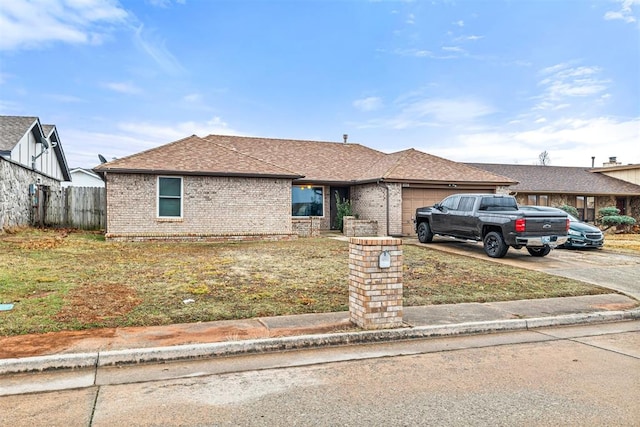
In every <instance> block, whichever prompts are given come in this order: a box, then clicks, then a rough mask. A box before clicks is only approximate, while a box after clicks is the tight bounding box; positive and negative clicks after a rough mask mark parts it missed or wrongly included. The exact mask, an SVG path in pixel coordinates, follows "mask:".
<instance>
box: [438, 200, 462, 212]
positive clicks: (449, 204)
mask: <svg viewBox="0 0 640 427" xmlns="http://www.w3.org/2000/svg"><path fill="white" fill-rule="evenodd" d="M458 203H460V196H449V197H447V198H446V199H444V201H443V202H442V205H441V206H442V207H443V208H447V209H449V210H451V211H456V210H458Z"/></svg>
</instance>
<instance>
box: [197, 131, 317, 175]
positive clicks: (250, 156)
mask: <svg viewBox="0 0 640 427" xmlns="http://www.w3.org/2000/svg"><path fill="white" fill-rule="evenodd" d="M212 136H213V137H216V136H234V135H207V136H205V137H204V138H200V139H202V140H203V141H207V142H208V143H209V144H215V145H217V146H218V147H221V148H224V149H225V150H229V151H233V152H234V153H237V154H240V155H242V156H245V157H249V158H251V159H254V160H257V161H259V162H262V163H266V164H268V165H269V166H274V167H276V168H278V169H281V170H283V171H285V172H288V173H291V174H294V175H299V176H300V177H302V178H303V177H304V175H302V174H301V173H300V172H297V171H292V170H289V169H287V168H285V167H282V166H280V165H277V164H275V163H273V162H270V161H268V160H264V159H261V158H259V157H256V156H253V155H251V154H249V153H244V152H242V151H239V150H237V149H236V148H231V147H227V146H225V145H223V144H220V143H218V142H216V141H211V140H210V139H208V138H209V137H212ZM285 141H286V140H285Z"/></svg>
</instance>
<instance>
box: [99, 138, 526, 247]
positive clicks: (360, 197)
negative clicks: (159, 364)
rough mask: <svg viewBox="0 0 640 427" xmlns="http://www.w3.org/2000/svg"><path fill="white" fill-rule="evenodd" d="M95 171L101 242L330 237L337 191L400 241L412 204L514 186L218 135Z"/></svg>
mask: <svg viewBox="0 0 640 427" xmlns="http://www.w3.org/2000/svg"><path fill="white" fill-rule="evenodd" d="M94 170H95V171H96V172H97V173H99V174H101V175H102V176H103V177H104V179H105V182H106V189H107V225H106V237H107V238H108V239H117V240H145V239H171V238H178V239H203V240H208V239H220V238H223V239H236V238H237V239H249V238H290V237H293V236H296V235H297V234H302V233H301V232H300V230H301V229H302V228H304V227H303V226H304V225H305V223H309V222H315V225H316V226H317V227H318V228H319V229H324V230H328V229H330V228H332V227H333V226H334V224H335V217H336V197H335V195H336V193H337V194H339V196H340V198H344V199H348V200H350V201H351V203H352V206H353V210H354V213H355V214H357V215H358V217H359V218H360V219H361V220H369V221H373V222H376V223H377V234H378V235H381V236H385V235H393V236H406V235H412V234H414V231H413V216H414V212H415V209H416V208H417V207H419V206H425V205H430V204H433V203H435V202H437V201H440V200H441V199H443V198H444V197H446V196H448V195H450V194H454V193H458V192H469V193H471V192H483V193H495V192H500V193H505V192H508V190H507V187H508V186H509V185H513V184H516V182H515V181H513V180H512V179H510V178H505V177H504V176H500V175H497V174H495V173H492V172H488V171H485V170H481V169H478V168H475V167H472V166H468V165H465V164H462V163H456V162H453V161H450V160H446V159H443V158H440V157H436V156H432V155H430V154H427V153H424V152H421V151H418V150H414V149H408V150H404V151H399V152H396V153H392V154H386V153H383V152H380V151H377V150H374V149H371V148H368V147H365V146H363V145H360V144H353V143H347V142H346V141H345V142H344V143H336V142H319V141H302V140H285V139H268V138H253V137H240V136H223V135H209V136H207V137H204V138H201V137H198V136H195V135H193V136H190V137H187V138H184V139H181V140H178V141H175V142H172V143H169V144H166V145H163V146H160V147H157V148H153V149H150V150H147V151H144V152H141V153H137V154H134V155H131V156H128V157H124V158H121V159H117V160H113V161H110V162H108V163H104V164H102V165H100V166H98V167H96V168H95V169H94Z"/></svg>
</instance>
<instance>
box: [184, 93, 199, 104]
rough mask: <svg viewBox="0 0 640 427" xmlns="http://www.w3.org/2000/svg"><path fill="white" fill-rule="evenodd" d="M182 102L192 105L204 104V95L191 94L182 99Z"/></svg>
mask: <svg viewBox="0 0 640 427" xmlns="http://www.w3.org/2000/svg"><path fill="white" fill-rule="evenodd" d="M182 100H183V101H185V102H188V103H190V104H192V103H199V102H202V95H201V94H199V93H190V94H189V95H185V96H184V97H182Z"/></svg>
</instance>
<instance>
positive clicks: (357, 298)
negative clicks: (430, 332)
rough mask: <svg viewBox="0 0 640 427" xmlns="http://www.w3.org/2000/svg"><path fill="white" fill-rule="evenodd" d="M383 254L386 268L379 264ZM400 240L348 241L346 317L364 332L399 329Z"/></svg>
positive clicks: (400, 286)
mask: <svg viewBox="0 0 640 427" xmlns="http://www.w3.org/2000/svg"><path fill="white" fill-rule="evenodd" d="M384 251H387V253H388V255H389V256H390V266H389V267H387V268H382V267H380V265H379V257H380V254H381V253H382V252H384ZM403 261H404V260H403V255H402V239H394V238H390V237H352V238H351V239H350V240H349V317H350V319H351V321H352V322H353V323H355V324H356V325H358V326H360V327H362V328H365V329H380V328H394V327H400V326H402V315H403V312H402V266H403Z"/></svg>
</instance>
